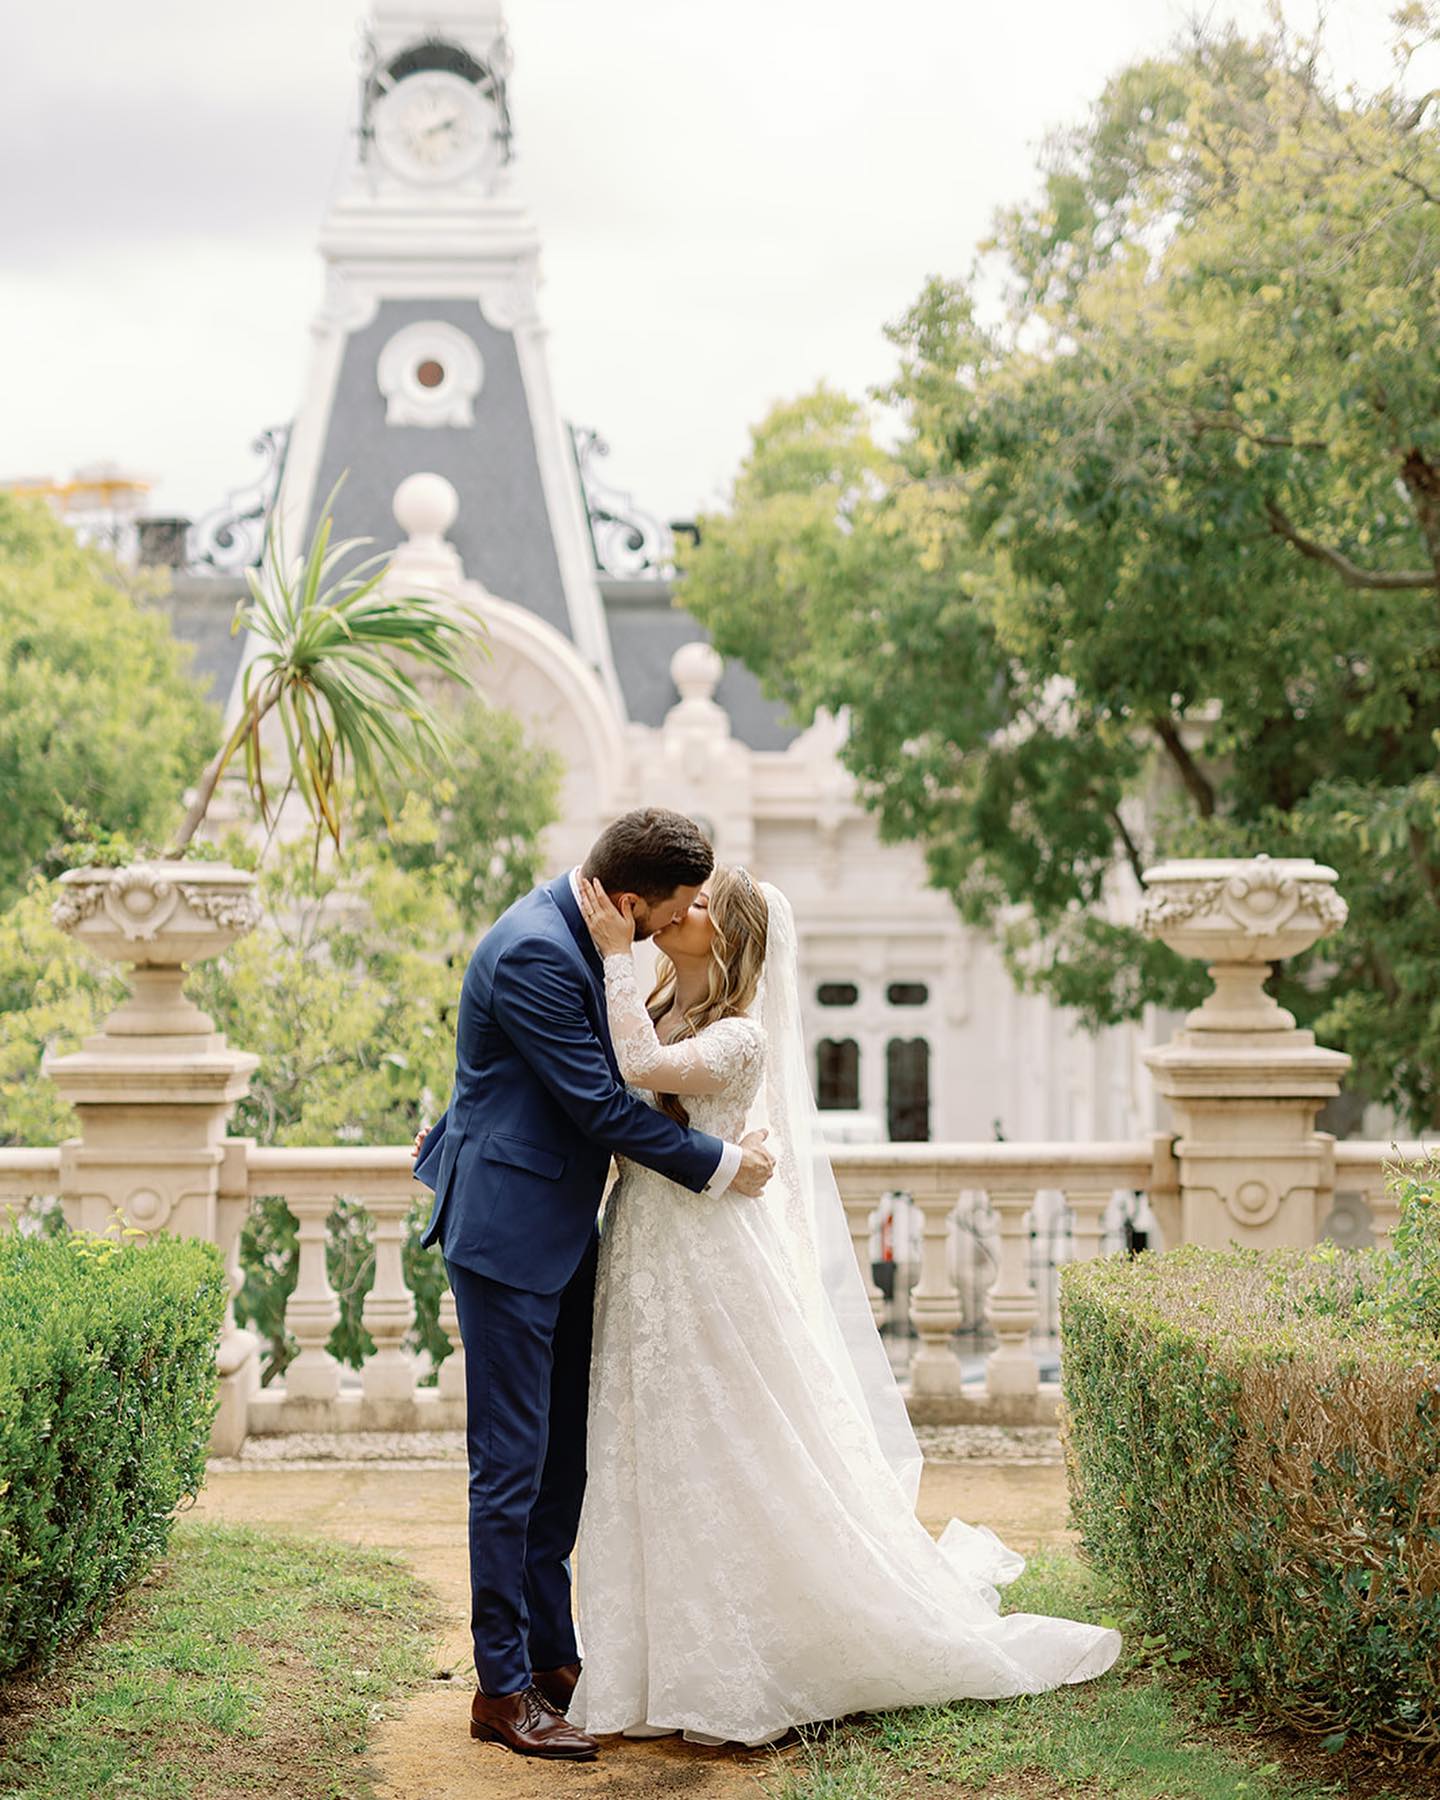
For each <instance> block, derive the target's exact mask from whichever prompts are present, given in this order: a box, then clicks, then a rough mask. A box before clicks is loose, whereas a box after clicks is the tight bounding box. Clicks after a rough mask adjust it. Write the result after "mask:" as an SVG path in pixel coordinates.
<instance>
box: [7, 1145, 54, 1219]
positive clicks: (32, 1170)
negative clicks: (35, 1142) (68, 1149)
mask: <svg viewBox="0 0 1440 1800" xmlns="http://www.w3.org/2000/svg"><path fill="white" fill-rule="evenodd" d="M59 1192H60V1152H59V1151H58V1150H24V1149H21V1150H0V1222H3V1220H4V1218H5V1215H6V1214H7V1213H9V1212H11V1211H14V1210H17V1209H19V1208H21V1207H24V1206H27V1205H28V1204H29V1202H30V1201H31V1200H48V1199H50V1198H51V1197H53V1196H54V1195H56V1194H58V1193H59Z"/></svg>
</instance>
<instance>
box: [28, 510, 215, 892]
mask: <svg viewBox="0 0 1440 1800" xmlns="http://www.w3.org/2000/svg"><path fill="white" fill-rule="evenodd" d="M145 598H146V595H145V590H144V586H143V582H142V581H140V580H139V579H137V578H136V577H135V576H134V575H131V574H127V573H126V571H124V570H122V569H121V568H120V567H119V566H118V565H117V564H116V563H115V562H114V561H113V559H111V558H110V557H108V556H106V555H105V554H104V553H103V552H101V551H99V550H93V549H87V548H85V547H84V546H82V545H81V544H79V543H77V542H76V540H75V538H74V535H73V534H72V533H71V532H70V530H69V529H68V528H67V527H66V526H65V525H63V524H61V523H60V521H59V520H57V519H55V518H54V517H53V516H52V515H51V513H50V512H49V511H48V510H47V509H46V507H45V506H44V505H43V504H41V503H40V502H39V501H22V500H17V499H15V498H14V497H13V496H11V495H8V494H3V493H0V794H3V796H4V807H3V811H0V907H4V906H5V905H7V904H9V903H10V902H12V901H14V900H15V899H17V898H18V897H19V895H20V894H21V893H22V892H23V890H24V887H25V882H26V879H27V877H28V875H29V873H30V870H31V869H32V868H33V867H34V866H35V865H36V864H37V863H39V862H41V861H42V859H44V858H45V857H46V856H47V854H48V852H49V851H50V850H51V848H52V847H53V846H54V845H56V844H57V843H59V842H60V841H61V840H62V839H63V838H64V837H65V836H66V835H67V834H68V833H67V824H66V820H67V815H68V814H70V813H71V812H80V813H83V814H85V815H86V816H87V818H88V819H89V820H91V821H92V822H93V824H94V825H96V826H98V827H100V828H101V829H103V830H107V831H114V832H124V833H127V834H129V835H131V836H133V837H136V838H152V837H158V836H159V835H161V834H162V833H163V832H164V831H166V830H168V829H169V828H170V827H171V826H172V825H173V824H174V817H175V813H176V811H177V810H178V807H179V803H180V800H181V797H182V796H183V794H184V791H185V788H186V786H187V784H188V783H189V782H190V781H192V780H193V779H194V777H195V775H196V773H197V771H198V770H199V769H200V768H201V766H202V765H203V763H204V761H205V758H206V756H207V755H208V754H209V752H210V750H211V748H212V746H213V742H214V739H215V736H216V734H217V732H218V729H219V718H218V715H217V713H216V712H215V710H214V708H212V707H211V706H209V705H208V704H207V703H206V701H205V699H204V695H203V690H202V688H201V686H200V684H199V682H197V681H196V680H195V679H194V678H193V677H192V676H191V675H190V673H189V670H188V652H186V651H185V650H184V649H182V647H181V646H180V645H179V644H178V643H177V642H176V641H175V639H174V638H173V637H172V636H171V634H170V629H169V625H168V623H167V621H166V619H165V618H164V616H163V615H162V614H161V613H159V612H157V611H155V610H153V609H152V608H150V607H148V606H147V605H146V604H145Z"/></svg>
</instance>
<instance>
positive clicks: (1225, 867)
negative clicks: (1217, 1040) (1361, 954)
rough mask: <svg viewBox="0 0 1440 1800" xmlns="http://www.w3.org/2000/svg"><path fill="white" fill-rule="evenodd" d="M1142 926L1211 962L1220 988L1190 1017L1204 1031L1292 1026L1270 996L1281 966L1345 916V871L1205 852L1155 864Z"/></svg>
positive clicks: (1188, 1022)
mask: <svg viewBox="0 0 1440 1800" xmlns="http://www.w3.org/2000/svg"><path fill="white" fill-rule="evenodd" d="M1144 879H1145V896H1144V898H1143V900H1142V901H1141V903H1140V915H1139V923H1140V927H1141V929H1142V930H1143V931H1144V932H1145V933H1146V935H1147V936H1149V937H1153V938H1159V940H1160V941H1161V943H1163V944H1168V945H1169V946H1170V948H1171V949H1172V950H1176V951H1178V952H1179V953H1180V955H1181V956H1192V957H1195V958H1196V959H1197V960H1198V961H1200V962H1204V963H1208V964H1209V965H1210V976H1211V979H1212V980H1213V981H1214V983H1215V992H1214V993H1213V994H1211V995H1210V997H1209V998H1208V999H1207V1000H1206V1002H1205V1004H1204V1005H1203V1006H1201V1007H1199V1008H1198V1009H1197V1010H1196V1011H1195V1012H1193V1013H1191V1014H1190V1016H1189V1017H1188V1018H1187V1019H1186V1021H1185V1023H1186V1025H1187V1027H1189V1028H1190V1029H1191V1030H1198V1031H1288V1030H1290V1029H1292V1028H1293V1027H1294V1024H1295V1021H1294V1019H1293V1018H1291V1016H1290V1014H1289V1013H1288V1012H1286V1011H1285V1010H1284V1008H1283V1007H1281V1006H1280V1005H1279V1004H1278V1003H1277V1002H1276V1001H1275V1000H1273V999H1272V998H1271V996H1270V995H1269V994H1267V993H1266V992H1265V980H1266V977H1267V976H1268V975H1269V973H1270V966H1271V964H1272V963H1276V962H1279V961H1280V960H1281V959H1282V958H1283V957H1287V956H1297V955H1298V954H1299V953H1300V952H1301V951H1302V950H1308V949H1309V948H1310V946H1311V945H1312V944H1314V943H1316V942H1318V941H1319V939H1321V938H1322V937H1325V936H1326V935H1327V934H1328V933H1329V932H1332V931H1336V930H1338V929H1339V927H1340V926H1341V925H1343V924H1344V923H1345V919H1346V916H1347V913H1348V908H1347V907H1346V905H1345V902H1344V901H1343V900H1342V899H1341V898H1340V896H1339V894H1338V893H1336V891H1335V880H1336V875H1335V871H1334V870H1333V869H1329V868H1326V867H1325V865H1324V864H1323V863H1317V862H1311V861H1310V860H1309V859H1308V858H1294V857H1270V856H1253V857H1249V858H1248V859H1244V860H1241V859H1239V858H1234V859H1231V858H1220V857H1215V858H1208V857H1206V858H1202V857H1195V858H1190V859H1184V860H1177V861H1175V862H1167V863H1161V864H1159V866H1158V867H1156V868H1153V869H1147V870H1146V871H1145V878H1144Z"/></svg>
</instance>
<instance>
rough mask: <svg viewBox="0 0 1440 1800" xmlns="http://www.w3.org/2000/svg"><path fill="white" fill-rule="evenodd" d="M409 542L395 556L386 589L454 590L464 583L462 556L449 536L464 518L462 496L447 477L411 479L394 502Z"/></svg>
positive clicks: (398, 521) (425, 474)
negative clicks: (456, 522) (453, 527)
mask: <svg viewBox="0 0 1440 1800" xmlns="http://www.w3.org/2000/svg"><path fill="white" fill-rule="evenodd" d="M390 504H391V509H392V510H393V512H394V514H395V522H396V524H397V525H399V527H400V529H401V530H402V531H403V532H404V533H405V538H406V541H405V542H404V543H403V544H401V546H400V548H399V549H398V550H397V551H396V552H395V555H394V558H393V559H392V561H391V564H390V574H389V577H388V580H387V582H386V586H387V587H388V588H390V589H391V590H394V589H395V588H397V587H404V586H415V587H427V588H437V587H438V588H443V589H446V590H448V589H451V588H453V587H454V586H455V584H456V583H457V582H459V581H461V580H463V579H464V574H465V570H464V566H463V565H462V563H461V561H460V552H459V551H458V550H457V549H456V548H455V546H454V545H453V544H450V543H447V542H446V541H445V533H446V532H447V531H448V530H449V529H450V527H451V526H452V525H453V524H454V523H455V521H456V519H457V518H458V517H459V514H460V496H459V495H458V494H457V493H456V492H455V489H454V487H453V486H452V485H451V483H450V482H448V481H447V480H446V479H445V477H444V476H443V475H435V474H432V473H430V471H428V470H422V471H421V472H420V473H419V474H416V475H407V476H406V477H405V479H404V480H403V481H402V482H401V483H400V485H399V487H397V488H396V490H395V497H394V499H393V500H392V501H391V503H390Z"/></svg>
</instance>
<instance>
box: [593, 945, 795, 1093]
mask: <svg viewBox="0 0 1440 1800" xmlns="http://www.w3.org/2000/svg"><path fill="white" fill-rule="evenodd" d="M605 1004H606V1007H607V1009H608V1011H609V1015H610V1041H611V1043H612V1044H613V1045H614V1048H615V1060H616V1062H618V1063H619V1065H620V1073H621V1074H622V1075H623V1076H624V1077H625V1079H626V1081H631V1082H634V1083H635V1085H636V1086H637V1087H647V1088H653V1089H654V1090H655V1091H656V1092H657V1093H661V1094H718V1093H720V1092H721V1091H722V1089H724V1088H727V1087H728V1086H729V1085H730V1083H731V1082H732V1081H733V1080H734V1079H735V1077H736V1076H737V1075H738V1074H740V1072H741V1071H742V1070H743V1069H744V1068H745V1066H746V1064H747V1062H748V1061H749V1060H750V1059H751V1058H752V1057H755V1056H758V1055H759V1053H760V1044H761V1036H760V1028H759V1027H758V1026H757V1025H756V1024H755V1023H754V1021H753V1020H751V1019H719V1020H717V1021H716V1023H715V1024H713V1025H707V1026H706V1028H705V1029H704V1031H702V1032H701V1033H700V1035H699V1036H698V1037H693V1038H686V1039H685V1040H684V1042H683V1043H679V1044H662V1043H661V1042H660V1039H659V1038H658V1037H657V1036H656V1033H655V1026H654V1024H653V1023H652V1022H651V1018H650V1015H649V1013H647V1012H646V1010H645V1003H644V1001H643V1000H641V998H640V989H639V987H638V986H637V985H636V982H635V962H634V959H633V957H631V955H630V954H629V952H628V951H620V952H618V953H617V954H616V955H614V956H607V957H606V958H605Z"/></svg>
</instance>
